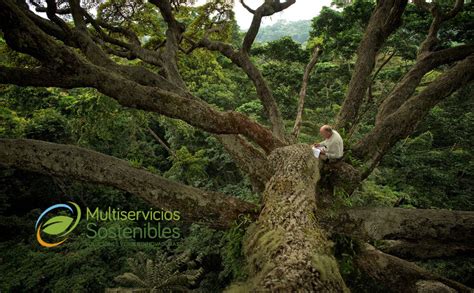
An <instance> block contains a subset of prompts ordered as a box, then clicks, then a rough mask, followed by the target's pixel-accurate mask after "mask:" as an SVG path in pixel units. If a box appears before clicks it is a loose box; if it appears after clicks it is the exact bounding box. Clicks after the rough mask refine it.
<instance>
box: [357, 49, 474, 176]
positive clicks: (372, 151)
mask: <svg viewBox="0 0 474 293" xmlns="http://www.w3.org/2000/svg"><path fill="white" fill-rule="evenodd" d="M473 79H474V55H473V54H471V55H470V56H469V57H467V58H465V59H464V60H462V61H459V62H458V63H457V64H456V65H454V66H453V67H452V68H450V69H449V70H447V71H446V72H444V73H443V74H441V75H440V76H439V77H438V78H437V79H436V80H435V81H433V82H432V83H430V85H428V86H427V87H426V88H425V89H423V90H422V91H421V92H420V93H419V94H418V95H416V96H414V97H411V98H410V99H408V100H407V101H406V102H405V103H403V105H402V106H400V107H399V108H398V109H397V110H396V111H395V112H393V113H392V114H390V115H388V116H387V117H384V118H383V120H382V122H380V123H378V124H376V125H375V127H374V129H373V130H372V131H371V132H370V133H368V134H367V135H366V136H365V137H364V138H363V139H362V140H360V141H359V142H358V143H357V144H356V145H355V146H354V148H353V152H354V155H355V156H356V157H358V158H364V159H367V160H369V162H370V165H371V168H373V167H374V166H375V165H376V164H377V163H378V162H379V161H380V160H381V158H382V157H383V155H384V154H385V153H386V152H387V151H388V150H389V149H390V148H391V147H392V146H393V145H394V144H395V143H396V142H397V141H399V140H400V139H402V138H405V137H407V136H408V135H410V134H411V133H412V132H413V131H414V130H415V128H416V126H417V125H418V123H419V122H420V121H421V120H422V119H423V118H424V117H425V116H426V115H427V114H428V113H429V111H430V110H431V108H432V107H434V106H435V105H436V104H438V103H439V102H440V101H441V100H443V99H444V98H445V97H447V96H449V95H450V94H452V93H453V92H455V91H456V90H457V89H459V88H460V87H462V86H464V85H466V84H468V83H469V82H471V81H472V80H473ZM368 171H369V172H366V173H370V171H371V170H370V169H369V170H368Z"/></svg>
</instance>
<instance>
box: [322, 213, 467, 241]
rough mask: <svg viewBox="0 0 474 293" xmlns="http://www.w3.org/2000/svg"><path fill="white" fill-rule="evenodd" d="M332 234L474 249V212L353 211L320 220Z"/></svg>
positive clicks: (329, 215) (328, 215)
mask: <svg viewBox="0 0 474 293" xmlns="http://www.w3.org/2000/svg"><path fill="white" fill-rule="evenodd" d="M321 222H322V223H324V226H325V227H326V228H327V229H328V230H329V231H332V232H333V233H338V234H344V235H347V236H351V237H355V238H358V239H361V240H365V241H368V240H370V241H376V240H377V241H378V240H404V241H411V242H416V243H418V244H422V243H438V245H441V246H442V245H443V244H447V243H452V244H464V245H467V246H469V247H471V248H474V233H473V231H474V212H471V211H450V210H430V209H403V208H354V209H347V210H342V211H339V212H337V214H335V215H331V214H327V215H325V216H324V217H323V219H322V220H321Z"/></svg>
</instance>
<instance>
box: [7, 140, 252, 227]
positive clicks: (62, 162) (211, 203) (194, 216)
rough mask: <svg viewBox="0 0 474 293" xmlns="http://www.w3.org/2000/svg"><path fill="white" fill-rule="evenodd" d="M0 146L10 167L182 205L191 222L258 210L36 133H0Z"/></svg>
mask: <svg viewBox="0 0 474 293" xmlns="http://www.w3.org/2000/svg"><path fill="white" fill-rule="evenodd" d="M0 146H1V147H0V165H2V166H4V167H13V168H18V169H22V170H26V171H33V172H39V173H42V174H47V175H53V176H60V177H71V178H73V179H76V180H81V181H86V182H93V183H98V184H103V185H108V186H112V187H115V188H118V189H121V190H123V191H127V192H129V193H132V194H134V195H137V196H139V197H141V198H142V199H144V200H145V201H147V202H149V203H150V204H152V205H153V206H155V207H158V208H162V209H174V210H178V211H180V212H181V213H182V215H183V221H185V222H203V223H206V224H207V225H209V226H212V227H215V228H226V227H229V226H230V225H231V224H232V223H233V221H234V220H236V219H237V218H238V217H239V215H241V214H246V213H249V214H251V215H255V209H256V206H255V205H253V204H251V203H248V202H244V201H242V200H239V199H237V198H234V197H231V196H226V195H224V194H221V193H217V192H212V191H203V190H200V189H197V188H194V187H191V186H187V185H183V184H181V183H178V182H174V181H171V180H168V179H165V178H163V177H160V176H158V175H155V174H152V173H150V172H147V171H145V170H143V169H137V168H134V167H132V166H130V165H129V163H128V162H126V161H123V160H120V159H118V158H114V157H111V156H107V155H104V154H101V153H98V152H95V151H92V150H88V149H84V148H80V147H76V146H70V145H62V144H55V143H49V142H43V141H37V140H30V139H0Z"/></svg>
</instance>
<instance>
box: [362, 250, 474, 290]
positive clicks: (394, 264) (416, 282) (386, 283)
mask: <svg viewBox="0 0 474 293" xmlns="http://www.w3.org/2000/svg"><path fill="white" fill-rule="evenodd" d="M355 265H356V266H357V268H358V269H359V270H360V271H361V272H362V273H364V274H366V275H367V276H368V277H370V278H372V279H374V280H375V281H376V282H377V283H379V284H380V285H381V286H382V287H383V288H384V289H385V291H387V292H394V293H399V292H403V293H444V292H445V293H455V292H463V293H464V292H466V293H467V292H469V293H472V292H474V291H473V290H472V289H471V288H469V287H466V286H464V285H463V284H460V283H458V282H455V281H452V280H449V279H446V278H443V277H440V276H437V275H435V274H433V273H430V272H428V271H426V270H424V269H423V268H421V267H419V266H417V265H416V264H414V263H411V262H408V261H405V260H402V259H400V258H398V257H395V256H392V255H388V254H385V253H383V252H381V251H379V250H377V249H375V248H374V247H373V246H371V245H368V244H366V245H365V246H364V247H363V248H362V251H361V252H360V253H359V254H358V256H357V258H356V259H355Z"/></svg>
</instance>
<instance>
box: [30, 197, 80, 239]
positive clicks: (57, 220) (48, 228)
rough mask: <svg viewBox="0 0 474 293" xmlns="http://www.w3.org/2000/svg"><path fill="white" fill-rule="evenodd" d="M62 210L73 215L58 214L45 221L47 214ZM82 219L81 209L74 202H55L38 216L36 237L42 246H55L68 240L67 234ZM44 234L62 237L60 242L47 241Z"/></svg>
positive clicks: (51, 236)
mask: <svg viewBox="0 0 474 293" xmlns="http://www.w3.org/2000/svg"><path fill="white" fill-rule="evenodd" d="M61 210H66V211H68V213H69V214H71V216H64V215H57V216H53V217H51V218H49V219H48V220H47V221H44V219H45V218H46V215H48V214H51V213H53V212H60V211H61ZM80 219H81V209H80V208H79V206H78V205H77V204H76V203H74V202H72V201H68V203H67V204H63V203H60V204H55V205H53V206H50V207H49V208H47V209H46V210H45V211H44V212H43V213H42V214H41V215H40V216H39V218H38V220H37V221H36V225H35V230H36V239H37V240H38V243H39V244H40V245H41V246H44V247H54V246H58V245H59V244H61V243H63V242H64V241H66V240H67V238H68V237H67V235H68V234H69V233H71V232H72V230H74V229H75V228H76V226H77V224H79V221H80ZM42 235H43V236H44V235H47V238H48V239H50V238H53V239H54V238H56V239H61V241H58V242H53V243H50V242H47V241H45V240H44V239H43V238H42Z"/></svg>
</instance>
